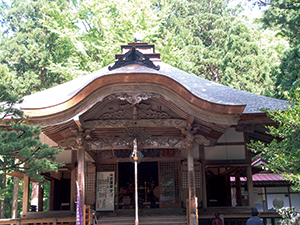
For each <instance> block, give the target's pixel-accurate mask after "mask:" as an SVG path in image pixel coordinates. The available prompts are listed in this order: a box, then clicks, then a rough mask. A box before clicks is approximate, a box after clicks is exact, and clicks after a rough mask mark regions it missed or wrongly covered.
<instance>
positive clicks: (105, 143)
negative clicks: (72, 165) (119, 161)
mask: <svg viewBox="0 0 300 225" xmlns="http://www.w3.org/2000/svg"><path fill="white" fill-rule="evenodd" d="M132 139H133V138H132V137H130V136H124V137H116V138H106V139H97V140H87V142H86V147H87V149H89V150H107V149H124V148H132ZM138 145H139V146H140V147H141V148H144V149H146V148H185V147H186V139H185V138H180V137H151V138H148V139H145V140H141V139H138Z"/></svg>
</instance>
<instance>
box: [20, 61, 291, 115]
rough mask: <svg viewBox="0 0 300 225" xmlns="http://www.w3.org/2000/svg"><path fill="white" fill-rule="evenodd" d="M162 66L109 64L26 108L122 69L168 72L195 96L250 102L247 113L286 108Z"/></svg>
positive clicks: (27, 101)
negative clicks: (110, 68)
mask: <svg viewBox="0 0 300 225" xmlns="http://www.w3.org/2000/svg"><path fill="white" fill-rule="evenodd" d="M155 64H156V65H160V70H159V71H156V70H154V69H150V68H147V67H144V66H140V65H135V64H133V65H128V66H125V67H122V68H119V69H116V70H113V71H109V70H108V68H107V67H104V68H102V69H100V70H97V71H95V72H93V73H91V74H88V75H86V76H82V77H79V78H77V79H74V80H72V81H69V82H67V83H64V84H61V85H58V86H55V87H53V88H49V89H47V90H45V91H42V92H38V93H35V94H32V95H29V96H26V97H24V102H23V104H22V105H21V107H22V108H43V107H47V106H52V105H56V104H59V103H62V102H64V101H67V100H68V99H70V98H71V97H73V96H74V95H75V94H76V93H78V92H79V91H80V90H81V89H82V88H84V87H85V86H87V85H88V84H89V83H91V82H92V81H93V80H95V79H97V78H99V77H102V76H109V75H112V74H119V73H153V74H159V75H162V76H167V77H169V78H171V79H173V80H175V81H177V82H178V83H180V84H181V85H183V86H184V87H185V88H186V89H187V90H189V91H190V92H191V93H192V94H194V95H195V96H197V97H199V98H201V99H203V100H206V101H209V102H213V103H218V104H223V105H246V108H245V110H244V113H259V112H260V111H259V108H269V109H282V110H283V109H284V107H285V106H287V105H288V102H287V101H283V100H278V99H274V98H269V97H265V96H261V95H256V94H253V93H249V92H245V91H241V90H237V89H234V88H231V87H227V86H224V85H221V84H218V83H214V82H211V81H208V80H206V79H203V78H200V77H198V76H196V75H193V74H189V73H186V72H184V71H182V70H179V69H177V68H174V67H172V66H170V65H168V64H166V63H163V62H156V63H155Z"/></svg>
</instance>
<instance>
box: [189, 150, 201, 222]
mask: <svg viewBox="0 0 300 225" xmlns="http://www.w3.org/2000/svg"><path fill="white" fill-rule="evenodd" d="M192 152H193V149H192V148H188V149H187V164H188V181H189V208H190V215H189V218H190V220H189V221H190V224H191V225H198V215H197V202H196V186H195V171H194V157H193V154H192Z"/></svg>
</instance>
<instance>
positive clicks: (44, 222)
mask: <svg viewBox="0 0 300 225" xmlns="http://www.w3.org/2000/svg"><path fill="white" fill-rule="evenodd" d="M83 212H84V215H83V222H84V225H90V224H91V207H90V206H89V205H84V211H83ZM75 223H76V216H75V212H71V211H47V212H28V213H26V214H25V215H23V217H22V218H17V219H0V225H1V224H9V225H12V224H16V225H21V224H28V225H58V224H63V225H75Z"/></svg>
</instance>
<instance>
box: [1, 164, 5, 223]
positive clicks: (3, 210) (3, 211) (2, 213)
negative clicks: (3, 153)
mask: <svg viewBox="0 0 300 225" xmlns="http://www.w3.org/2000/svg"><path fill="white" fill-rule="evenodd" d="M5 167H6V159H4V162H3V168H5ZM1 186H2V189H5V188H6V170H4V171H3V174H2V185H1ZM4 217H5V198H4V200H2V201H1V204H0V219H4Z"/></svg>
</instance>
